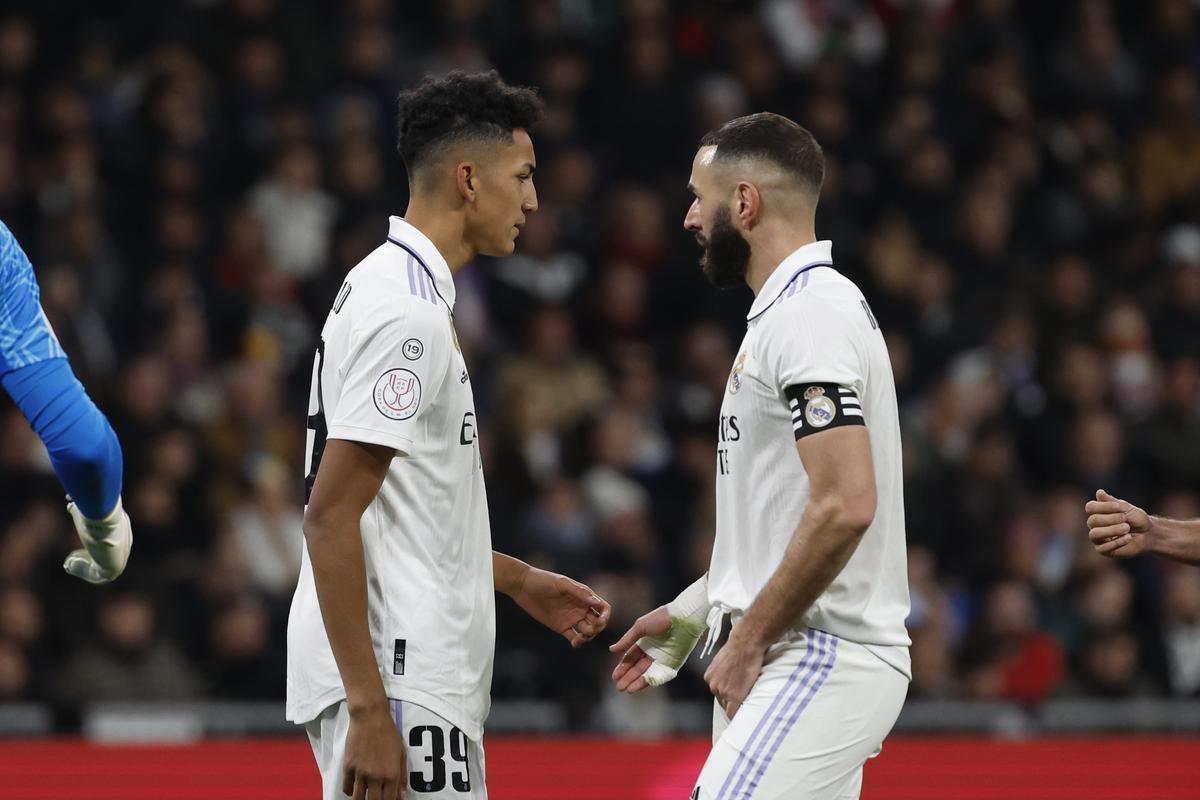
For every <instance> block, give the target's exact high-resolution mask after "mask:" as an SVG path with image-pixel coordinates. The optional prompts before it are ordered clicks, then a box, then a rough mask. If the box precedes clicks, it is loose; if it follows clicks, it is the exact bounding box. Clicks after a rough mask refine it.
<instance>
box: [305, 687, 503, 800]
mask: <svg viewBox="0 0 1200 800" xmlns="http://www.w3.org/2000/svg"><path fill="white" fill-rule="evenodd" d="M388 703H390V704H391V708H392V717H393V718H394V719H395V720H396V727H397V728H398V729H399V730H400V732H401V734H402V736H403V739H404V756H405V767H406V769H407V770H408V786H407V794H405V795H404V796H405V797H419V798H421V799H422V800H487V787H486V786H485V785H484V775H485V770H484V763H483V743H482V742H473V741H471V740H470V739H468V738H467V736H466V734H464V733H463V732H462V731H461V730H459V729H458V728H456V727H454V726H453V725H451V724H450V723H449V722H447V721H446V720H445V719H443V718H442V717H440V716H438V715H437V714H435V713H433V712H432V711H430V710H429V709H427V708H425V707H424V706H419V705H417V704H416V703H410V702H408V701H405V700H389V701H388ZM304 730H305V731H306V732H307V733H308V743H309V744H311V745H312V749H313V756H315V757H316V759H317V768H318V769H319V770H320V771H321V787H322V789H321V798H322V800H345V797H346V795H344V794H342V763H343V759H344V757H345V755H346V734H347V732H348V731H349V730H350V712H349V711H348V710H347V709H346V702H345V701H344V700H343V701H341V702H340V703H335V704H334V705H331V706H330V707H329V708H327V709H325V710H324V711H322V712H321V715H320V716H318V717H317V718H316V719H314V720H312V721H311V722H309V723H307V724H306V725H305V726H304Z"/></svg>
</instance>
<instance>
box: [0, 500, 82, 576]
mask: <svg viewBox="0 0 1200 800" xmlns="http://www.w3.org/2000/svg"><path fill="white" fill-rule="evenodd" d="M64 533H65V528H64V522H63V518H62V508H61V506H60V507H54V506H51V505H49V504H48V503H46V502H44V501H38V502H35V503H34V504H32V505H31V506H29V507H28V508H27V509H26V510H25V512H24V513H23V514H22V515H21V516H19V517H17V518H16V519H15V520H13V522H12V523H10V524H9V526H8V527H7V528H5V529H4V531H3V533H2V534H0V579H3V582H4V583H12V584H24V583H25V582H26V581H28V579H29V577H30V576H31V575H32V574H33V571H34V568H35V567H36V566H37V564H38V562H39V560H40V559H41V558H42V557H43V556H44V555H45V553H46V551H47V549H48V548H50V547H52V546H53V545H54V544H55V542H56V541H60V540H61V538H62V537H63V535H64ZM72 538H75V537H72ZM75 541H78V539H75ZM75 546H76V547H78V545H75Z"/></svg>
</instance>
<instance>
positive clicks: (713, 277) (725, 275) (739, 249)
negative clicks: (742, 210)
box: [700, 203, 750, 289]
mask: <svg viewBox="0 0 1200 800" xmlns="http://www.w3.org/2000/svg"><path fill="white" fill-rule="evenodd" d="M700 246H701V247H703V248H704V255H703V256H701V258H700V270H701V271H702V272H703V273H704V276H705V277H706V278H708V280H709V281H710V282H711V283H712V285H713V286H716V287H717V288H718V289H732V288H733V287H735V286H740V285H743V284H745V282H746V270H747V269H748V268H749V267H750V243H749V242H747V241H746V237H744V236H742V233H741V231H739V230H738V229H737V228H735V227H733V214H732V213H731V212H730V211H729V204H728V203H726V204H725V205H723V206H721V207H720V208H718V209H717V213H716V215H715V216H714V217H713V226H712V231H711V232H710V233H709V236H708V238H707V239H701V240H700Z"/></svg>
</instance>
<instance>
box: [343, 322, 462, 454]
mask: <svg viewBox="0 0 1200 800" xmlns="http://www.w3.org/2000/svg"><path fill="white" fill-rule="evenodd" d="M452 335H453V334H452V332H451V329H450V321H449V319H447V317H446V313H445V312H444V311H442V310H441V308H440V307H438V306H433V305H425V304H417V303H410V304H407V305H405V306H403V307H402V309H401V312H400V314H399V315H398V316H393V317H391V318H390V319H387V320H385V321H383V322H382V323H381V324H375V325H368V326H365V327H363V328H362V329H358V330H355V331H353V332H352V333H351V337H350V352H349V354H348V355H347V357H346V359H345V361H344V362H343V363H342V364H341V365H338V366H337V367H336V368H337V369H339V370H340V371H341V374H342V391H341V394H340V396H339V397H338V400H337V406H336V408H333V409H330V410H329V412H328V413H329V438H331V439H347V440H350V441H356V442H367V443H369V444H379V445H383V446H385V447H392V448H394V449H396V450H398V451H400V452H402V453H410V452H412V448H413V445H414V443H416V442H418V441H420V439H421V436H420V431H421V430H422V429H423V428H424V425H425V419H424V416H425V414H426V413H427V412H428V410H429V407H430V405H432V403H433V399H434V398H435V397H436V396H437V394H438V393H439V392H440V391H441V388H442V384H443V383H444V381H445V376H446V372H447V370H448V368H449V362H450V352H451V348H452V346H453V345H452ZM331 366H333V365H326V369H329V368H330V367H331Z"/></svg>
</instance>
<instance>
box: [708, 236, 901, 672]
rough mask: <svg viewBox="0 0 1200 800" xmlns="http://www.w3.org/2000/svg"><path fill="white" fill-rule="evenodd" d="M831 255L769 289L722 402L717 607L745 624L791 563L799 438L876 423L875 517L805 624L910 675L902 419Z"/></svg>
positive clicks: (878, 354)
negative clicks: (766, 588)
mask: <svg viewBox="0 0 1200 800" xmlns="http://www.w3.org/2000/svg"><path fill="white" fill-rule="evenodd" d="M831 251H832V245H831V243H830V242H828V241H819V242H813V243H812V244H808V245H805V246H804V247H801V248H800V249H798V250H797V251H796V252H794V253H792V254H791V255H790V256H788V257H787V258H786V259H784V261H783V262H782V263H781V264H780V265H779V266H778V267H777V268H776V269H775V271H774V272H773V273H772V274H771V276H770V277H769V278H768V279H767V282H766V284H765V285H764V286H763V288H762V291H760V292H759V293H758V296H757V297H756V298H755V301H754V304H753V306H752V307H751V309H750V313H749V315H748V317H747V320H748V324H747V330H746V336H745V338H744V339H743V340H742V346H741V349H740V350H739V351H738V355H737V359H736V361H735V362H734V366H733V372H732V373H731V375H730V377H729V381H728V383H727V385H726V387H725V398H724V401H723V403H722V405H721V420H720V431H719V437H720V441H719V444H718V458H717V531H716V541H715V544H714V547H713V555H712V565H711V568H710V570H709V577H708V587H709V599H710V601H711V602H712V603H713V604H714V605H717V606H720V607H722V608H723V609H724V610H727V611H732V612H733V619H734V621H735V624H736V621H737V619H738V618H739V616H740V613H741V612H744V611H745V610H746V609H747V608H749V606H750V604H751V603H752V602H753V601H754V598H755V597H756V596H757V595H758V593H759V591H760V590H761V589H762V588H763V585H764V584H766V582H767V580H768V579H769V578H770V577H771V575H772V574H774V572H775V570H776V569H777V568H778V567H779V564H780V562H781V561H782V560H783V555H784V551H785V550H786V549H787V546H788V543H789V542H790V541H791V539H792V534H793V533H794V532H795V530H796V527H797V525H799V523H800V517H801V515H802V514H803V513H804V509H805V506H807V505H808V501H809V496H810V487H809V480H808V475H807V474H806V473H805V471H804V465H803V464H802V463H801V461H800V456H799V454H798V453H797V452H796V441H797V440H799V439H800V438H802V437H804V436H809V435H813V434H819V433H820V432H821V431H824V430H826V429H828V428H833V427H837V426H840V425H866V427H867V433H868V435H869V437H870V443H871V458H872V460H873V462H874V468H875V487H876V494H877V503H876V512H875V519H874V521H873V522H872V523H871V525H870V527H868V528H867V531H866V533H865V534H864V535H863V537H862V540H861V541H860V542H859V545H858V549H857V550H856V551H855V552H854V555H853V556H852V557H851V558H850V561H849V562H848V563H847V564H846V566H845V567H844V568H843V569H842V571H841V572H840V573H839V574H838V576H837V577H836V578H834V580H833V583H832V584H831V585H830V586H829V588H828V589H827V590H826V591H825V593H824V594H822V595H821V596H820V597H819V598H818V599H817V601H816V602H815V603H814V604H813V605H812V607H811V608H810V609H809V611H808V613H807V614H805V616H804V617H803V618H802V619H800V620H798V621H797V625H796V630H797V631H805V630H807V629H809V628H812V629H814V630H817V631H825V632H827V633H831V634H833V635H835V636H837V637H840V638H843V639H847V640H849V641H852V642H857V643H859V644H862V645H865V646H867V647H868V648H869V649H871V651H872V652H875V653H876V654H877V655H878V656H879V657H880V658H882V659H883V660H884V661H886V662H888V663H889V664H891V665H892V666H893V667H895V668H896V669H898V670H900V671H901V672H903V673H904V674H905V675H909V673H910V666H909V664H910V662H909V656H908V645H909V644H910V640H909V637H908V632H907V630H906V629H905V627H904V620H905V618H906V617H907V616H908V609H909V595H908V570H907V554H906V549H905V538H904V495H903V491H904V484H903V475H902V470H901V447H900V422H899V417H898V413H897V405H896V387H895V382H894V380H893V378H892V367H891V361H890V360H889V358H888V351H887V346H886V345H885V343H884V339H883V334H882V333H881V332H880V330H879V326H878V324H877V323H876V321H875V317H874V315H873V314H872V313H871V309H870V307H869V306H868V305H867V302H866V300H865V299H864V298H863V295H862V292H860V291H859V290H858V287H857V286H855V285H854V283H852V282H851V281H850V280H849V279H847V278H846V277H844V276H842V275H841V274H840V273H838V272H837V271H836V270H834V269H833V262H832V259H831Z"/></svg>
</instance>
